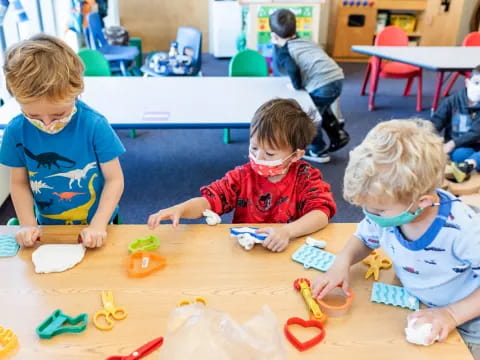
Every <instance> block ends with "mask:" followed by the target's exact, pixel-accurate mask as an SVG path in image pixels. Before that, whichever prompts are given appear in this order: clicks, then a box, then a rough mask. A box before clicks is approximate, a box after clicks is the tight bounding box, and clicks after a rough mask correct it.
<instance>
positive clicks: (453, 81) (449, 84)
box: [442, 71, 460, 96]
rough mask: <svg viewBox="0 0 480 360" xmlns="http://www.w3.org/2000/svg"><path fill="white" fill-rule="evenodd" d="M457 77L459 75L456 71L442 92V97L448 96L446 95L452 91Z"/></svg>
mask: <svg viewBox="0 0 480 360" xmlns="http://www.w3.org/2000/svg"><path fill="white" fill-rule="evenodd" d="M459 75H460V73H459V72H458V71H456V72H455V73H453V75H452V78H451V79H450V81H449V82H448V85H447V87H446V88H445V91H444V92H443V94H442V96H448V93H449V92H450V90H452V87H453V85H454V84H455V81H457V79H458V76H459Z"/></svg>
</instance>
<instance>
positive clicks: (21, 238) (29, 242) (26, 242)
mask: <svg viewBox="0 0 480 360" xmlns="http://www.w3.org/2000/svg"><path fill="white" fill-rule="evenodd" d="M40 234H41V230H40V228H39V227H38V226H25V227H21V228H20V230H19V231H18V232H17V233H16V234H15V240H16V241H17V244H18V245H20V246H25V247H30V246H33V244H35V241H37V240H38V238H39V237H40Z"/></svg>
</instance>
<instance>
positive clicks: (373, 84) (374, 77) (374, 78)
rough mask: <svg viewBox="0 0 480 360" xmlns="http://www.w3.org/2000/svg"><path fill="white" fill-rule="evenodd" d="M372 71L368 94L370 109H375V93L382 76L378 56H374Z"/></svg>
mask: <svg viewBox="0 0 480 360" xmlns="http://www.w3.org/2000/svg"><path fill="white" fill-rule="evenodd" d="M373 59H374V61H373V64H372V71H371V73H370V93H369V94H368V110H369V111H373V110H375V93H376V92H377V87H378V78H379V76H380V67H381V60H380V58H378V57H374V58H373Z"/></svg>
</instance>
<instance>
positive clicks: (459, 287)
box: [312, 120, 480, 359]
mask: <svg viewBox="0 0 480 360" xmlns="http://www.w3.org/2000/svg"><path fill="white" fill-rule="evenodd" d="M442 150H443V141H442V139H441V138H440V137H439V136H438V135H437V134H435V131H434V129H433V126H432V124H431V123H430V122H429V121H421V120H413V121H412V120H392V121H386V122H383V123H380V124H379V125H377V126H376V127H375V128H373V129H372V130H371V131H370V132H369V133H368V135H367V137H366V138H365V140H364V141H363V142H362V143H361V144H360V145H359V146H357V147H356V148H355V149H354V150H353V151H352V152H351V153H350V160H349V163H348V166H347V169H346V171H345V179H344V190H343V191H344V198H345V199H346V200H348V201H350V202H351V203H353V204H356V205H358V206H361V207H362V208H363V212H364V214H365V218H364V219H363V220H362V221H361V222H360V224H359V225H358V228H357V231H356V233H355V234H354V235H353V236H352V237H351V239H350V240H349V241H348V243H347V245H346V246H345V247H344V249H343V250H342V251H341V252H340V253H339V254H338V255H337V257H336V260H335V263H334V264H333V265H332V267H331V268H330V269H329V270H328V271H327V273H326V274H325V275H323V276H321V277H320V278H318V279H317V280H316V281H315V282H314V284H313V287H312V291H313V294H314V296H315V297H319V298H322V297H323V296H325V295H326V294H327V293H329V292H330V291H331V290H332V289H333V288H335V287H337V286H339V285H340V286H342V288H343V290H344V291H345V292H346V293H348V288H349V282H350V276H349V273H350V266H351V265H353V264H355V263H357V262H359V261H361V260H362V259H363V258H365V257H366V256H367V255H369V254H370V253H371V252H372V250H374V249H376V248H378V247H380V246H381V247H382V248H383V250H384V251H385V252H386V253H387V255H388V256H389V257H390V258H391V259H392V261H393V266H394V270H395V274H396V275H397V277H398V278H399V280H400V281H401V283H402V284H403V286H404V287H405V289H406V290H407V291H408V292H409V293H410V294H412V295H414V296H416V297H417V298H418V299H419V300H420V301H421V302H423V303H424V304H425V305H427V306H428V307H429V309H425V310H420V311H417V312H414V313H411V314H410V315H409V316H408V318H409V320H413V319H416V322H415V325H414V327H418V326H421V325H422V324H425V323H429V324H431V325H432V329H431V332H430V336H429V337H428V339H426V343H427V344H430V343H433V342H434V341H435V339H438V341H443V340H445V339H446V338H447V336H448V334H449V333H450V331H452V330H453V329H455V328H457V329H458V331H459V332H460V334H461V335H462V337H463V338H464V340H465V341H466V342H467V345H468V347H469V348H470V350H471V352H472V353H473V354H474V356H475V357H476V359H480V216H479V215H478V214H475V212H474V211H473V210H472V209H471V208H469V207H468V206H467V205H466V204H464V203H462V202H461V200H460V199H457V198H456V197H455V196H453V195H452V194H450V193H448V192H446V191H444V190H441V189H440V186H441V185H442V183H443V174H444V168H445V162H446V155H445V153H444V152H443V151H442Z"/></svg>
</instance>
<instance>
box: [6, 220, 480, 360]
mask: <svg viewBox="0 0 480 360" xmlns="http://www.w3.org/2000/svg"><path fill="white" fill-rule="evenodd" d="M229 226H231V225H217V226H215V227H209V226H207V225H181V226H179V227H178V228H177V229H173V228H172V227H171V226H170V225H162V226H160V228H159V229H158V230H156V231H155V234H156V235H158V237H159V238H160V241H161V245H160V249H159V253H160V254H162V255H163V256H165V257H166V258H167V261H168V265H167V267H166V268H165V269H164V270H162V271H159V272H157V273H155V274H152V275H150V276H149V277H146V278H143V279H135V278H129V277H128V275H127V272H126V266H125V264H126V259H127V255H128V250H127V244H128V243H129V242H130V241H132V240H134V239H136V238H138V237H143V236H146V235H148V234H150V233H151V232H150V231H148V229H147V228H146V226H144V225H117V226H111V227H110V228H109V230H108V231H109V238H108V242H107V244H106V245H105V246H104V247H103V248H101V249H98V250H89V251H88V252H87V254H86V256H85V258H84V260H83V261H82V263H80V264H79V265H77V267H75V268H73V269H71V270H70V271H67V272H64V273H57V274H41V275H39V274H35V273H34V269H33V264H32V262H31V254H32V249H23V250H21V251H20V252H19V254H18V255H17V256H16V257H13V258H1V259H0V276H1V277H0V309H1V310H0V325H1V326H4V327H6V328H10V329H12V330H13V331H14V332H15V333H16V334H17V335H18V336H19V341H20V347H19V349H18V351H17V354H16V357H15V358H17V359H22V360H24V359H27V360H29V359H35V360H41V359H49V360H56V359H69V360H75V359H82V360H89V359H105V358H106V357H107V356H110V355H115V354H123V355H127V354H128V353H130V352H131V351H133V350H134V349H136V348H137V347H139V346H140V345H142V344H144V343H145V342H147V341H149V340H151V339H153V338H155V337H158V336H162V335H164V334H165V329H166V325H167V319H168V315H169V313H170V312H171V311H172V310H173V309H174V308H175V306H176V304H177V303H178V301H180V300H182V299H185V298H189V299H191V298H193V297H195V296H203V297H204V298H206V300H207V302H208V305H209V306H212V307H213V308H216V309H218V310H222V311H226V312H228V313H229V314H230V315H231V316H232V317H233V318H235V319H236V320H237V321H240V322H242V321H245V320H247V319H249V318H250V317H252V316H253V315H255V314H257V313H258V312H259V311H260V309H261V307H262V305H264V304H268V305H269V306H270V308H271V309H272V310H273V312H274V313H275V314H276V316H277V319H278V321H279V324H280V325H281V326H282V327H283V324H284V323H285V321H286V320H287V319H288V318H289V317H292V316H298V317H301V318H307V316H308V312H307V310H306V307H305V305H304V302H303V299H302V297H301V296H300V295H299V293H298V292H297V291H296V290H294V289H293V286H292V283H293V281H294V280H295V279H296V278H298V277H308V278H310V279H314V278H315V277H316V276H317V275H318V274H319V272H317V271H316V270H305V269H304V268H303V267H302V266H301V265H300V264H298V263H295V262H294V261H292V260H291V254H292V253H293V252H294V251H295V250H296V249H297V248H298V247H300V246H301V245H302V244H303V241H302V240H297V241H295V242H293V243H292V244H290V246H289V248H288V249H287V251H285V252H284V253H271V252H269V251H267V250H265V249H263V248H262V247H261V246H259V245H257V246H256V247H255V248H254V249H253V250H252V251H249V252H248V251H245V250H243V249H242V248H241V247H240V246H239V245H238V244H237V243H236V242H235V241H234V240H232V239H230V238H229V232H228V228H229ZM355 226H356V225H355V224H331V225H329V226H328V227H327V228H326V229H325V230H323V231H321V232H319V233H318V234H316V238H323V239H325V240H327V241H328V247H327V250H329V251H331V252H338V251H339V250H340V249H341V248H342V246H343V244H344V242H345V241H346V240H347V239H348V238H349V236H350V235H351V234H352V232H353V231H354V229H355ZM14 229H15V228H14V227H5V226H3V227H0V233H8V232H12V231H14ZM79 229H80V228H79V227H77V226H63V227H59V226H55V227H54V226H51V227H45V229H44V231H45V234H44V235H43V239H44V240H45V241H46V240H51V239H52V238H56V239H59V241H60V242H64V241H67V242H68V241H70V242H74V241H75V239H76V236H77V234H78V231H79ZM366 269H367V267H366V265H364V264H358V265H356V266H355V267H354V268H353V270H352V289H353V290H354V292H355V295H356V297H355V300H354V303H353V305H352V309H351V311H350V312H349V313H348V314H347V315H346V316H344V317H341V318H330V319H329V320H328V323H327V326H326V332H327V335H326V338H325V340H324V341H323V342H322V343H321V344H319V345H317V346H316V347H314V348H313V349H311V350H309V351H306V352H304V353H300V352H298V351H297V350H296V349H295V348H293V347H292V346H291V345H290V344H289V343H287V342H285V346H286V348H287V352H288V359H317V360H318V359H355V360H361V359H365V360H375V359H378V360H380V359H382V360H384V359H389V360H395V359H398V360H400V359H401V360H405V359H409V360H410V359H437V360H441V359H445V360H447V359H448V360H453V359H455V360H457V359H461V360H463V359H472V357H471V356H470V355H469V352H468V350H467V348H466V346H465V345H464V343H463V341H462V339H461V338H460V336H459V335H458V334H457V333H456V332H455V333H453V334H451V335H450V337H449V338H448V339H447V341H446V342H445V343H442V344H436V345H434V346H431V347H421V346H416V345H411V344H409V343H407V342H406V340H405V336H404V327H405V318H406V316H407V314H408V312H409V311H408V310H406V309H401V308H396V307H392V306H387V305H383V304H375V303H372V302H370V301H369V298H370V291H371V287H372V280H371V279H369V280H364V279H363V275H364V274H365V271H366ZM380 281H382V282H386V283H394V282H395V278H394V274H393V272H392V271H391V270H389V271H382V272H381V274H380ZM108 289H111V290H113V291H114V296H115V301H116V305H117V306H123V307H125V308H126V309H127V311H128V317H127V319H125V320H122V321H117V322H116V323H115V327H114V329H113V330H111V331H100V330H97V329H96V328H95V327H94V326H93V325H92V324H91V323H90V324H89V326H88V327H87V329H86V331H84V332H83V333H80V334H63V335H59V336H56V337H54V338H52V339H51V340H40V339H39V338H38V337H37V335H36V333H35V328H36V327H37V326H38V325H39V324H40V323H41V322H42V321H43V320H44V319H45V318H46V317H47V316H49V315H50V314H51V313H52V312H53V310H55V309H62V311H63V312H64V313H66V314H68V315H71V316H73V315H77V314H79V313H83V312H85V313H88V315H89V320H90V321H91V317H92V316H93V314H94V313H95V312H96V311H97V310H99V309H100V308H101V300H100V292H101V291H102V290H108ZM145 359H158V352H155V353H154V354H152V355H150V356H149V357H147V358H145ZM196 359H208V356H207V357H201V356H197V357H196Z"/></svg>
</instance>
